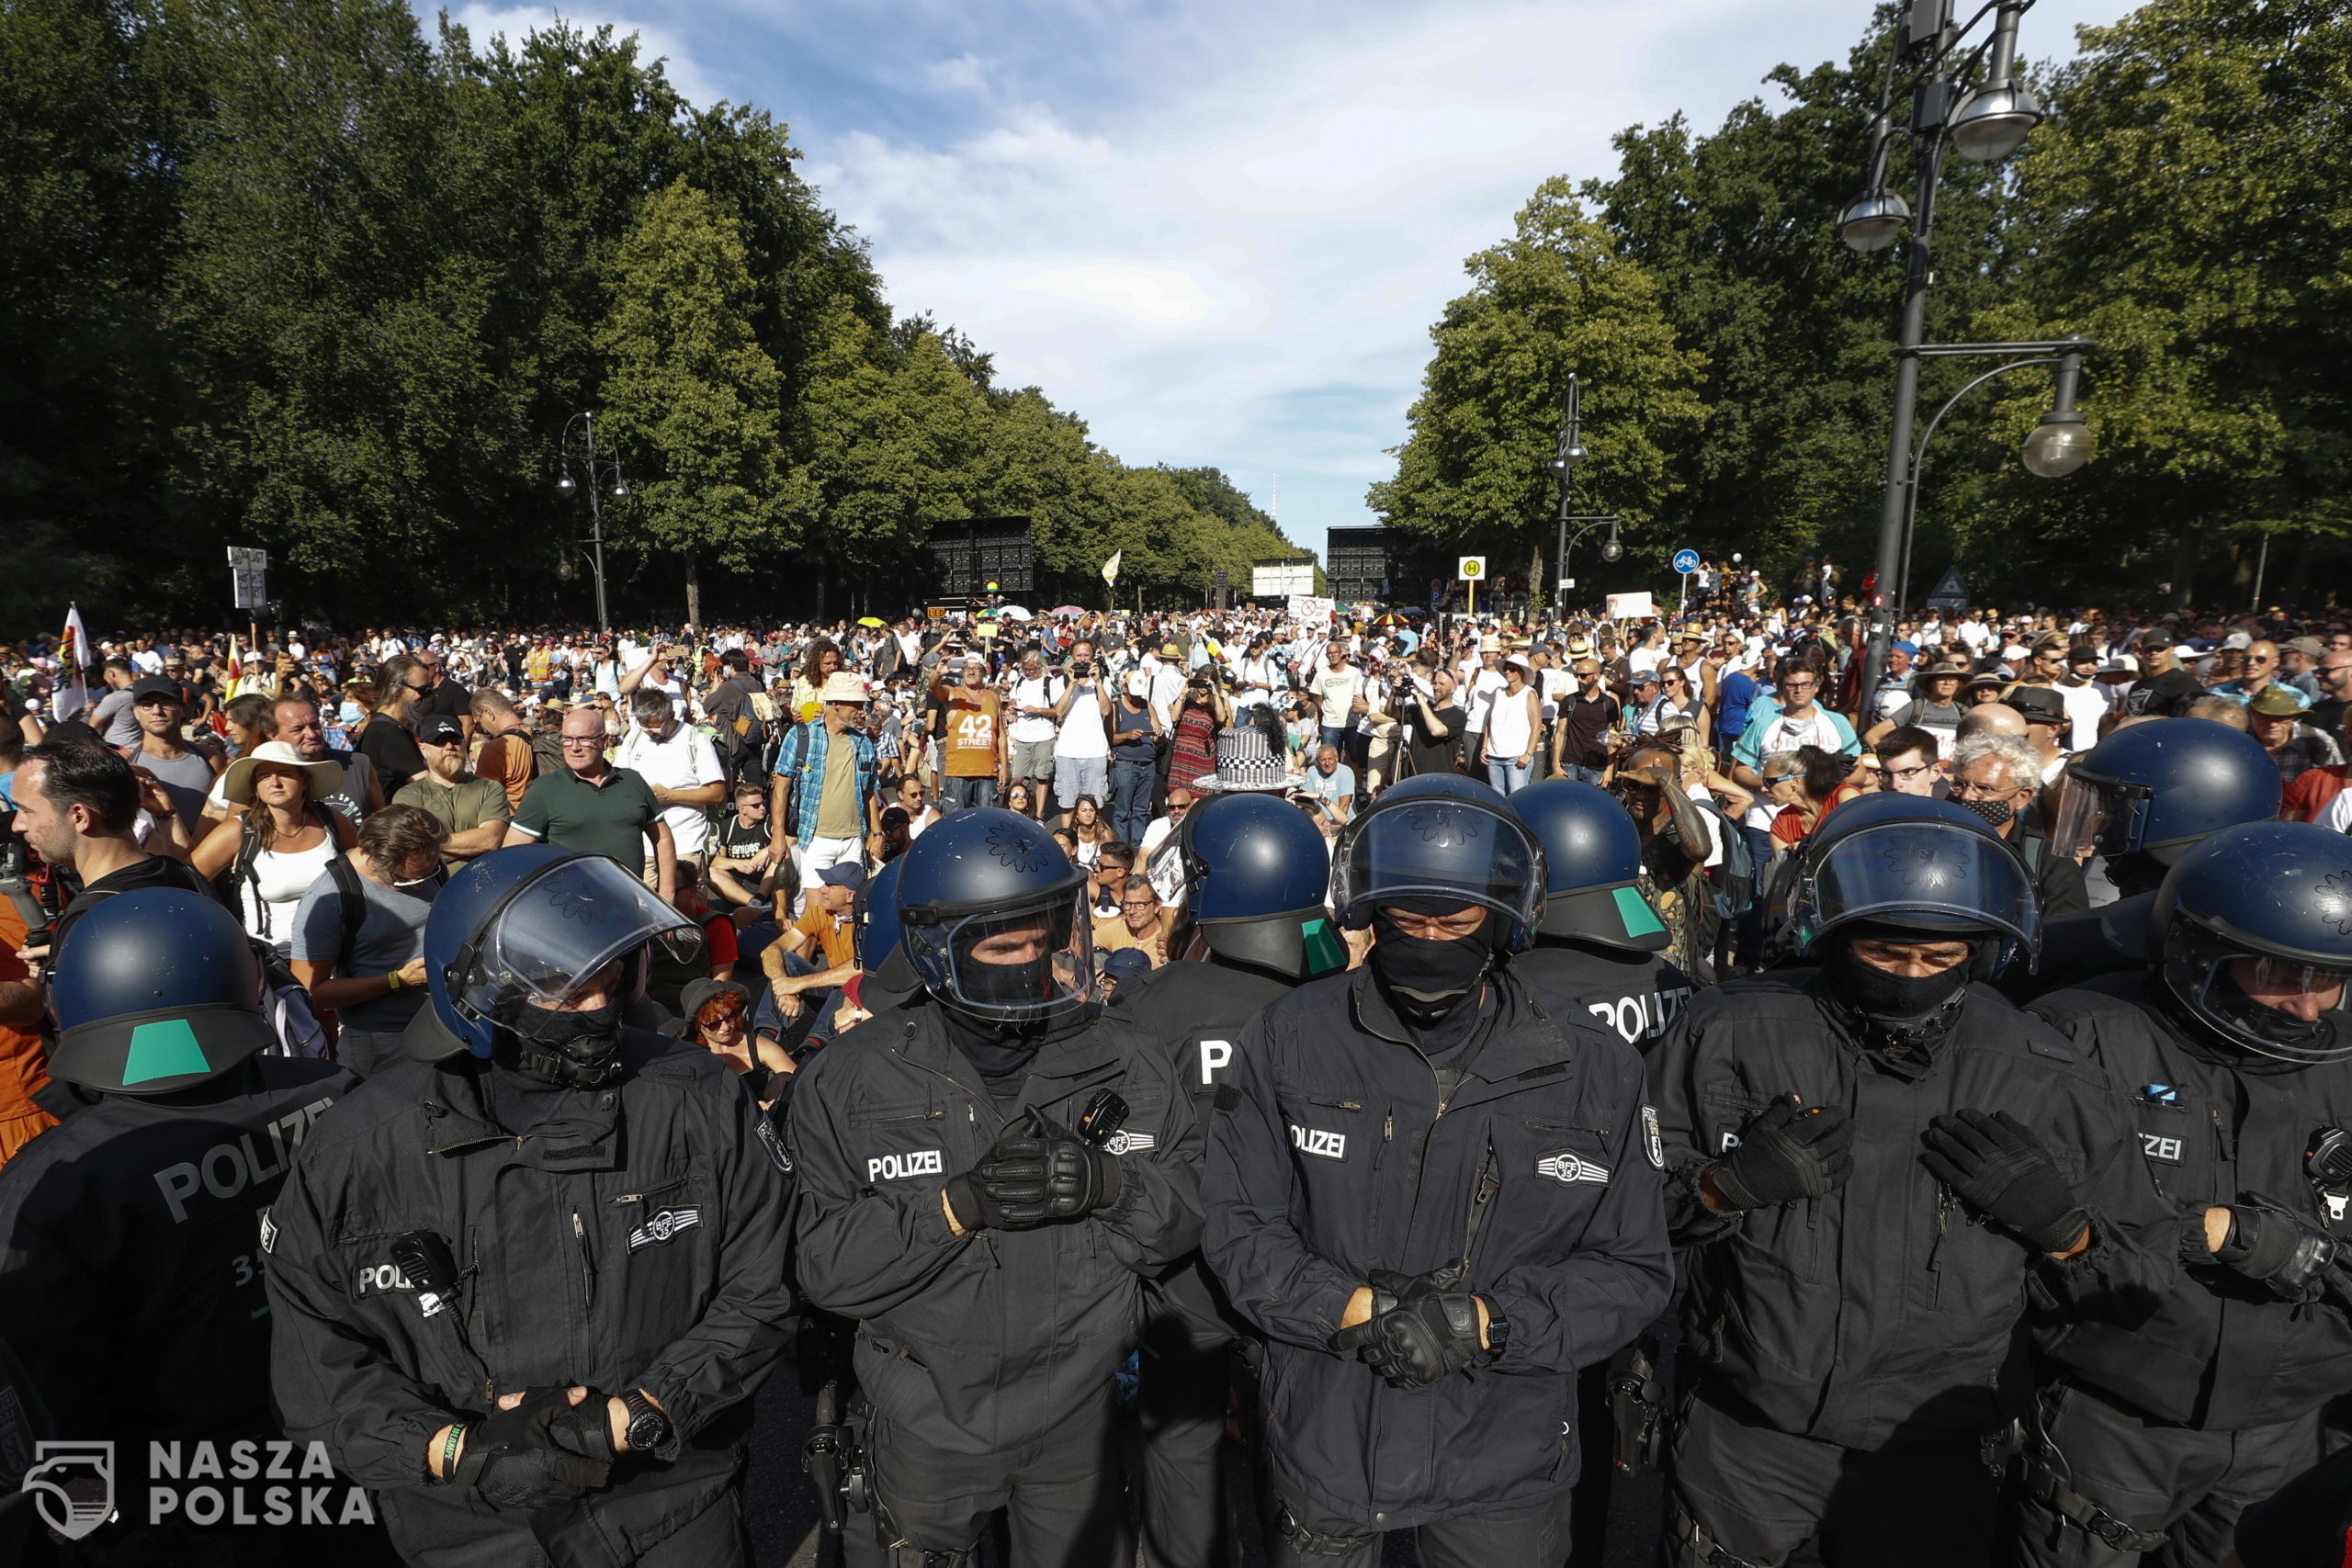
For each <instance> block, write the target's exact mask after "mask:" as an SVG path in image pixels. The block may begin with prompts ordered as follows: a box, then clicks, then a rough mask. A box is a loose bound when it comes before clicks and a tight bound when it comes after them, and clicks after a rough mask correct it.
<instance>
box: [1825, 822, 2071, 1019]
mask: <svg viewBox="0 0 2352 1568" xmlns="http://www.w3.org/2000/svg"><path fill="white" fill-rule="evenodd" d="M1856 926H1867V927H1870V928H1872V929H1874V930H1882V931H1883V930H1886V929H1890V928H1891V929H1894V930H1898V931H1906V932H1913V933H1917V934H1919V935H1922V936H1929V935H1939V934H1949V935H1951V936H1953V937H1959V938H1967V939H1971V940H1973V939H1978V938H1994V939H1997V945H1996V946H1995V947H1991V948H1988V949H1987V950H1985V951H1986V956H1987V959H1988V962H1987V963H1985V964H1980V965H1978V968H1979V969H1980V971H1981V973H1979V974H1978V976H1976V977H1978V978H1985V977H1987V976H1989V975H1990V973H1991V972H1992V971H1993V970H1995V969H1997V968H1999V967H2000V966H2001V965H2002V964H2006V963H2007V962H2008V961H2009V960H2010V959H2011V958H2012V957H2014V956H2015V955H2017V954H2018V953H2024V954H2026V955H2027V959H2028V962H2029V963H2030V962H2031V960H2032V956H2033V955H2034V954H2035V953H2037V952H2038V951H2039V950H2040V947H2041V905H2040V902H2039V901H2038V899H2037V897H2036V895H2035V893H2034V887H2033V876H2032V874H2031V873H2030V872H2029V871H2028V870H2027V869H2026V863H2025V861H2024V859H2023V858H2022V857H2020V856H2019V855H2018V852H2017V851H2015V850H2014V849H2011V848H2010V847H2009V845H2008V843H2007V841H2006V840H2003V839H2002V838H2001V836H2000V835H1999V834H1997V833H1996V832H1995V831H1994V830H1993V829H1991V828H1989V827H1987V826H1986V825H1985V821H1984V819H1983V818H1979V817H1978V816H1976V815H1975V814H1974V813H1973V812H1971V811H1965V810H1962V808H1961V807H1957V806H1954V805H1953V804H1952V803H1951V802H1950V801H1948V800H1933V799H1928V798H1927V797H1924V796H1920V795H1902V794H1899V793H1896V792H1894V791H1892V790H1883V791H1880V792H1878V793H1876V794H1873V795H1864V796H1862V797H1861V798H1860V799H1859V800H1853V801H1849V802H1848V803H1847V804H1845V805H1843V806H1841V807H1838V809H1837V810H1835V811H1833V812H1831V813H1830V814H1829V815H1828V817H1826V818H1824V819H1823V821H1822V823H1821V826H1820V827H1819V828H1817V829H1815V830H1814V833H1813V836H1812V837H1811V838H1810V839H1808V840H1805V844H1804V849H1803V851H1801V852H1800V856H1799V860H1798V863H1797V868H1796V874H1795V879H1794V881H1793V883H1792V884H1791V886H1790V890H1789V895H1788V906H1787V912H1786V915H1785V922H1784V925H1783V927H1782V934H1783V937H1784V939H1785V941H1786V942H1787V943H1788V944H1789V945H1791V946H1792V947H1794V948H1795V949H1796V950H1798V951H1800V952H1805V951H1810V950H1812V949H1813V948H1814V947H1815V944H1817V943H1819V942H1821V940H1822V939H1823V938H1824V937H1826V936H1828V935H1829V934H1830V933H1832V932H1833V931H1839V930H1841V929H1844V928H1848V927H1856Z"/></svg>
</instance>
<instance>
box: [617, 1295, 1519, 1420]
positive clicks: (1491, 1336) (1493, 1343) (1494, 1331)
mask: <svg viewBox="0 0 2352 1568" xmlns="http://www.w3.org/2000/svg"><path fill="white" fill-rule="evenodd" d="M1509 1348H1510V1319H1509V1318H1507V1317H1505V1316H1504V1315H1503V1314H1501V1313H1499V1312H1497V1311H1496V1310H1495V1303H1492V1302H1488V1303H1487V1354H1488V1355H1490V1356H1492V1357H1494V1358H1495V1359H1497V1360H1500V1359H1502V1354H1503V1352H1504V1351H1505V1350H1507V1349H1509ZM629 1440H630V1441H631V1442H632V1443H634V1442H635V1441H636V1440H637V1439H636V1438H630V1439H629Z"/></svg>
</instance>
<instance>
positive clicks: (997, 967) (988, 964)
mask: <svg viewBox="0 0 2352 1568" xmlns="http://www.w3.org/2000/svg"><path fill="white" fill-rule="evenodd" d="M1085 901H1086V894H1085V891H1084V889H1083V888H1079V889H1075V890H1072V891H1070V892H1069V893H1067V894H1063V895H1059V896H1057V897H1056V898H1055V899H1054V901H1053V902H1052V903H1050V904H1046V905H1044V906H1042V907H1037V906H1033V907H1032V908H1026V909H1000V910H988V911H984V912H982V913H979V914H973V915H966V916H964V917H963V918H962V919H953V920H947V921H944V922H942V923H940V924H937V925H925V924H920V923H912V922H910V923H909V924H908V925H906V926H905V927H903V928H902V937H901V940H902V941H903V942H904V943H905V946H906V951H907V956H908V957H909V958H910V959H911V960H913V962H914V966H915V970H916V972H917V973H918V974H920V975H921V976H922V978H923V983H924V984H925V985H926V986H928V987H931V989H932V990H933V992H934V993H936V994H937V995H938V996H940V997H941V998H944V1000H946V1001H949V1002H951V1003H953V1004H955V1005H956V1006H957V1007H959V1008H962V1009H964V1010H966V1011H967V1012H972V1013H976V1014H978V1015H979V1016H981V1017H983V1018H993V1019H1000V1020H1002V1021H1006V1022H1013V1023H1018V1022H1024V1021H1030V1020H1034V1019H1042V1018H1050V1017H1052V1016H1053V1015H1054V1014H1056V1013H1058V1012H1062V1011H1065V1010H1068V1009H1070V1008H1073V1007H1076V1006H1078V1005H1079V1004H1080V1003H1081V1002H1083V1001H1085V1000H1086V999H1087V998H1088V996H1089V995H1090V994H1091V990H1092V987H1093V983H1094V940H1093V931H1092V929H1091V925H1090V923H1089V921H1088V919H1087V918H1086V909H1085Z"/></svg>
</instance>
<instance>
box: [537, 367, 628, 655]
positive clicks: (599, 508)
mask: <svg viewBox="0 0 2352 1568" xmlns="http://www.w3.org/2000/svg"><path fill="white" fill-rule="evenodd" d="M575 424H576V425H579V426H580V427H581V429H582V438H581V444H580V446H579V447H578V449H577V450H575V449H574V448H573V446H572V445H571V427H572V426H573V425H575ZM557 448H558V450H557V456H556V481H555V491H556V493H557V494H558V495H560V496H561V497H563V498H564V499H565V500H567V501H569V500H571V496H572V494H573V492H574V491H578V490H579V488H580V486H579V484H578V483H577V482H576V481H574V480H573V479H572V477H571V470H572V469H573V468H578V469H579V470H580V471H581V473H582V475H583V476H584V477H585V478H586V479H587V480H588V537H587V538H585V539H582V540H581V541H580V542H581V543H582V544H583V545H586V546H588V547H589V548H590V552H591V556H590V558H591V559H593V560H594V563H595V567H596V629H597V630H598V631H600V632H609V631H611V630H612V629H613V623H612V617H611V616H610V615H606V614H605V507H604V502H603V499H602V496H603V492H604V481H605V477H606V476H607V475H609V476H610V477H611V480H612V486H613V499H614V500H616V501H618V500H622V499H624V498H626V497H627V496H628V481H627V480H626V479H622V478H621V460H620V457H619V456H618V455H617V454H613V453H605V454H602V455H600V454H599V453H598V452H597V450H596V416H595V415H594V414H593V413H589V412H585V411H583V412H580V413H576V414H573V415H572V416H571V418H570V419H568V420H565V421H564V422H563V434H562V435H561V436H560V438H559V439H558V441H557Z"/></svg>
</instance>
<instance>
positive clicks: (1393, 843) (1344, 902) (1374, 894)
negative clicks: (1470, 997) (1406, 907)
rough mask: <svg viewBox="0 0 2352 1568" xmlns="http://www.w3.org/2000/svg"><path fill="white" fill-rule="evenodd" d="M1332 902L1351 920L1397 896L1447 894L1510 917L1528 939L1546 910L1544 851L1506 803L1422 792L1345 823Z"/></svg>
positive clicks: (1433, 896)
mask: <svg viewBox="0 0 2352 1568" xmlns="http://www.w3.org/2000/svg"><path fill="white" fill-rule="evenodd" d="M1335 862H1336V863H1335V864H1334V865H1333V867H1332V883H1331V896H1332V902H1333V904H1334V905H1335V906H1336V907H1337V908H1338V909H1339V911H1340V914H1341V915H1342V916H1343V917H1344V918H1346V919H1349V920H1351V921H1355V922H1359V923H1360V922H1361V921H1363V919H1366V918H1368V917H1369V915H1370V913H1371V910H1372V908H1373V907H1374V906H1375V905H1378V904H1381V903H1385V902H1386V901H1388V900H1390V899H1395V898H1445V899H1455V900H1459V901H1461V902H1463V903H1465V904H1476V905H1480V906H1482V907H1484V908H1489V909H1493V910H1496V911H1497V912H1498V913H1500V914H1503V915H1505V916H1508V917H1509V918H1510V919H1511V920H1512V921H1513V922H1515V924H1516V925H1517V926H1518V928H1519V934H1520V936H1521V937H1523V936H1524V935H1525V934H1526V933H1527V932H1528V931H1532V930H1533V929H1534V926H1535V922H1536V919H1537V918H1538V917H1539V916H1540V915H1541V914H1542V913H1543V910H1544V851H1543V849H1542V847H1541V846H1540V845H1538V844H1537V842H1536V840H1535V836H1534V835H1533V834H1532V832H1530V831H1529V830H1528V829H1527V827H1526V825H1525V824H1524V823H1522V822H1521V821H1520V820H1519V818H1516V817H1514V816H1512V815H1510V811H1509V809H1508V808H1507V807H1498V806H1489V805H1487V803H1486V802H1485V801H1482V800H1464V799H1459V798H1455V797H1453V796H1447V795H1419V796H1414V797H1410V798H1408V799H1407V800H1405V801H1402V802H1400V803H1398V804H1397V805H1394V806H1389V807H1374V809H1372V810H1369V811H1367V812H1365V813H1364V814H1363V816H1362V817H1359V818H1356V819H1355V820H1354V821H1353V822H1351V823H1350V824H1349V825H1348V829H1347V831H1346V832H1345V833H1343V834H1342V835H1341V836H1340V845H1339V849H1338V851H1337V853H1336V855H1335Z"/></svg>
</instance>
